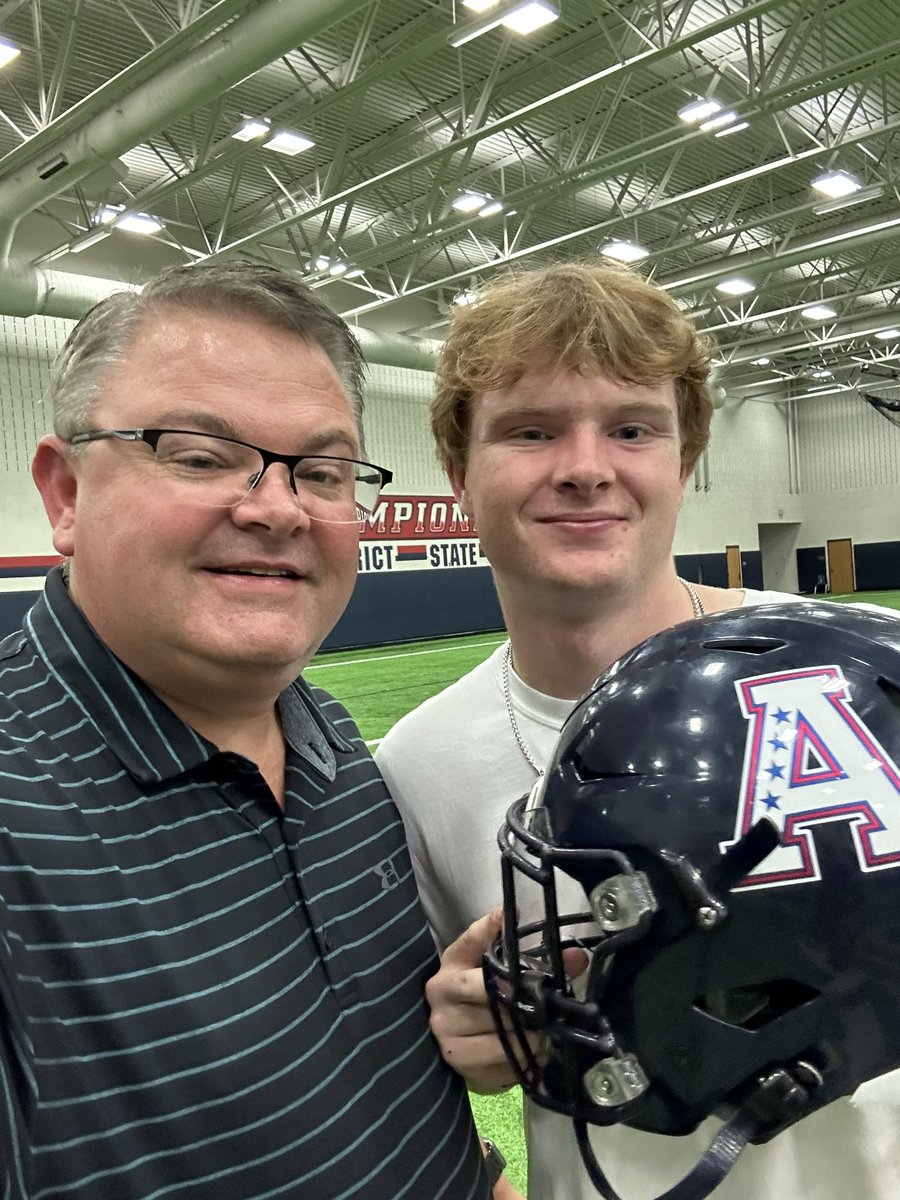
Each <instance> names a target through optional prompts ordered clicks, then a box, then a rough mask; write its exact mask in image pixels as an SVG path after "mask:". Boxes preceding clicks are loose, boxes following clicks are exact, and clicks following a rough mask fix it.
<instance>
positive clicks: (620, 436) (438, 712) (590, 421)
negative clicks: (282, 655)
mask: <svg viewBox="0 0 900 1200" xmlns="http://www.w3.org/2000/svg"><path fill="white" fill-rule="evenodd" d="M709 366H710V349H709V347H708V346H707V344H706V343H705V342H704V340H703V339H702V338H701V337H699V336H698V334H697V332H696V330H695V329H694V327H693V326H692V325H691V323H690V322H689V321H688V320H686V319H685V317H684V316H683V315H682V313H681V312H680V310H679V309H678V307H677V305H676V304H675V303H674V302H673V301H672V300H671V299H670V298H669V297H668V296H667V295H666V294H665V293H664V292H663V291H661V290H660V289H658V288H656V287H655V286H653V285H651V284H649V283H647V282H646V281H644V280H643V279H642V278H640V277H639V276H637V275H635V274H632V273H629V272H626V271H617V270H609V269H604V268H596V267H591V266H581V265H569V266H557V267H553V268H550V269H548V270H544V271H535V272H530V273H525V274H522V275H519V276H511V277H509V278H507V279H504V280H501V281H500V282H498V283H495V284H494V285H492V286H490V287H488V288H487V289H486V290H485V291H484V292H483V293H482V295H481V297H480V299H479V300H478V302H477V303H476V304H473V305H470V306H468V307H466V308H464V309H460V310H459V311H458V312H457V313H456V314H455V315H454V320H453V324H452V326H451V329H450V333H449V336H448V338H447V341H446V343H445V345H444V347H443V350H442V354H441V358H440V362H439V365H438V371H437V391H436V397H435V401H434V405H433V410H432V427H433V430H434V434H435V437H436V440H437V444H438V450H439V453H440V456H441V458H442V460H443V463H444V465H445V467H446V469H447V472H448V475H449V478H450V483H451V485H452V487H453V491H454V494H455V495H456V497H457V499H458V501H459V503H460V505H461V507H462V508H463V510H464V511H465V512H466V513H467V514H468V515H470V516H472V517H474V518H475V522H476V525H477V528H478V534H479V537H480V539H481V544H482V547H483V549H484V552H485V554H486V555H487V557H488V559H489V560H490V562H491V566H492V569H493V573H494V579H495V582H496V587H497V592H498V595H499V598H500V603H501V606H502V609H503V614H504V617H505V620H506V627H507V630H508V632H509V641H508V642H507V643H506V644H505V645H503V646H502V647H500V648H499V649H498V650H497V651H496V652H495V653H494V654H493V655H492V656H491V657H490V658H489V659H488V660H487V661H486V662H485V663H483V664H482V665H480V666H479V667H476V668H475V670H473V671H471V672H470V673H469V674H468V675H466V676H465V677H464V678H463V679H461V680H460V681H459V682H458V683H456V684H454V685H452V686H451V687H450V688H448V689H447V690H446V691H444V692H443V693H441V694H440V695H439V696H436V697H435V698H433V699H432V700H429V701H426V703H425V704H423V705H422V706H421V707H420V708H419V709H417V710H416V711H415V712H413V713H411V714H410V715H409V716H407V717H405V718H404V719H403V720H402V721H400V722H399V723H398V725H397V726H395V728H394V729H393V730H392V731H391V732H390V733H389V734H388V735H387V737H386V738H385V739H384V741H383V742H382V743H381V746H380V747H379V750H378V754H377V760H378V764H379V767H380V768H381V770H382V772H383V774H384V776H385V778H386V780H387V782H388V785H389V787H390V789H391V792H392V794H393V795H394V797H395V799H396V801H397V803H398V806H399V807H400V809H401V812H402V814H403V818H404V822H405V824H406V828H407V835H408V837H409V841H410V847H411V850H412V854H413V863H414V866H415V869H416V874H417V877H418V880H419V887H420V893H421V895H422V898H423V901H424V904H425V909H426V915H427V916H428V919H429V921H430V923H431V926H432V929H433V931H434V933H435V936H436V939H437V941H438V944H439V946H440V948H441V949H442V950H444V954H443V958H442V967H441V971H440V972H439V973H438V975H437V976H436V977H435V978H434V979H433V980H432V981H431V982H430V984H429V988H428V995H429V999H430V1001H431V1004H432V1028H433V1029H434V1031H435V1033H436V1034H437V1036H438V1039H439V1041H440V1042H441V1045H442V1048H443V1050H444V1054H445V1057H446V1059H447V1061H448V1062H450V1063H451V1064H452V1065H454V1066H456V1068H457V1070H459V1071H460V1072H461V1073H462V1074H463V1075H464V1076H465V1077H466V1078H467V1080H468V1082H469V1084H470V1086H472V1087H473V1088H477V1089H482V1090H486V1091H491V1090H495V1089H497V1088H500V1087H504V1086H508V1085H509V1083H510V1081H511V1078H512V1076H511V1074H510V1071H509V1068H508V1066H507V1064H506V1062H505V1060H504V1057H503V1054H502V1051H501V1049H500V1046H499V1042H498V1039H497V1038H496V1037H495V1036H494V1034H493V1025H492V1022H491V1019H490V1016H489V1014H488V1013H487V1012H486V1009H485V1007H484V991H483V987H482V983H481V976H480V962H481V956H482V954H483V951H484V949H485V948H486V946H487V944H488V943H489V941H490V940H491V938H492V936H493V935H494V933H495V932H496V930H497V928H498V925H499V914H498V913H497V912H496V906H497V905H498V903H499V901H500V895H501V889H500V872H499V856H498V851H497V844H496V834H497V829H498V827H499V825H500V823H501V821H502V820H503V817H504V815H505V813H506V810H507V808H508V806H509V805H510V804H511V803H512V802H513V801H514V800H516V799H517V798H518V797H520V796H521V795H523V794H524V793H527V792H528V791H529V790H530V789H531V787H532V786H533V784H534V782H535V780H536V778H537V777H538V776H539V775H540V773H541V771H542V769H543V764H544V763H545V762H546V761H547V759H548V757H549V755H550V752H551V750H552V748H553V745H554V743H555V740H556V736H557V733H558V731H559V729H560V727H561V725H562V723H563V722H564V720H565V718H566V717H567V715H568V714H569V712H570V711H571V709H572V707H573V704H574V702H575V700H577V698H578V697H579V696H580V695H581V694H582V693H583V692H584V691H585V690H586V689H587V688H588V687H589V685H590V684H591V683H592V682H593V680H594V679H595V678H596V677H597V676H598V675H600V674H601V673H602V672H603V671H604V670H605V669H606V668H607V667H608V666H610V665H611V664H612V663H613V662H614V661H615V660H616V659H617V658H619V657H620V656H621V655H622V654H623V653H624V652H625V651H626V650H628V649H630V648H631V647H632V646H635V645H636V644H637V643H639V642H640V641H642V640H643V639H645V638H646V637H649V636H650V635H651V634H653V633H656V632H658V631H659V630H661V629H663V628H666V627H667V626H670V625H673V624H676V623H677V622H680V621H685V620H689V619H691V618H692V617H694V616H699V615H701V614H703V613H704V612H715V611H718V610H724V609H728V608H733V607H736V606H737V605H741V604H759V603H761V602H765V601H776V600H789V599H792V598H793V597H789V596H785V595H783V594H778V593H772V592H751V591H741V590H723V589H718V588H712V587H694V586H692V585H691V584H688V583H686V582H685V581H683V580H680V579H679V578H678V576H677V574H676V571H675V566H674V562H673V558H672V542H673V538H674V533H675V525H676V521H677V518H678V511H679V508H680V506H681V502H682V498H683V495H684V488H685V485H686V483H687V480H688V478H689V475H690V472H691V470H692V468H693V466H694V464H695V462H696V460H697V458H698V456H699V455H700V453H701V452H702V450H703V449H704V447H705V446H706V443H707V440H708V437H709V424H710V418H711V416H712V404H711V401H710V397H709V393H708V390H707V382H706V381H707V377H708V373H709ZM570 883H571V881H570ZM575 899H576V898H574V897H573V903H574V901H575ZM582 899H583V897H582ZM486 914H487V915H486ZM526 918H527V914H522V920H523V921H524V920H525V919H526ZM572 965H573V970H577V969H578V965H577V964H576V963H573V964H572ZM526 1126H527V1135H528V1144H529V1171H530V1174H529V1186H528V1196H529V1200H551V1198H552V1200H575V1198H579V1200H593V1198H595V1197H596V1191H595V1189H594V1187H593V1185H592V1184H591V1183H590V1181H589V1180H588V1178H587V1176H586V1174H585V1173H584V1171H583V1168H582V1166H581V1158H580V1155H579V1153H578V1150H577V1147H576V1143H575V1140H574V1135H573V1131H572V1124H571V1122H570V1121H569V1120H568V1119H567V1118H563V1117H559V1116H556V1115H555V1114H552V1113H550V1112H547V1111H545V1110H540V1109H537V1108H536V1107H531V1106H527V1108H526ZM594 1136H595V1137H596V1138H597V1141H598V1145H599V1146H602V1157H601V1161H602V1162H603V1164H604V1167H605V1168H606V1167H608V1169H609V1175H610V1179H611V1182H612V1184H613V1186H614V1187H615V1188H616V1189H617V1190H619V1191H620V1192H621V1193H622V1195H623V1197H624V1200H647V1198H649V1197H655V1196H658V1195H659V1194H660V1193H661V1192H663V1191H665V1190H666V1189H667V1188H668V1187H670V1186H672V1185H673V1184H674V1183H675V1182H676V1181H677V1180H679V1179H680V1178H681V1177H682V1176H683V1175H684V1174H685V1173H686V1171H687V1170H688V1169H689V1168H690V1167H691V1166H692V1165H693V1163H694V1162H695V1161H696V1160H697V1157H698V1154H697V1147H702V1148H704V1149H705V1147H706V1145H708V1143H709V1141H710V1133H709V1130H707V1129H701V1130H700V1131H698V1133H697V1134H696V1135H695V1136H694V1137H691V1138H684V1139H670V1138H660V1137H658V1136H654V1135H648V1134H641V1133H638V1132H636V1131H634V1130H631V1129H627V1128H615V1129H609V1130H604V1131H603V1132H602V1133H595V1135H594ZM823 1142H824V1145H823V1144H822V1143H823ZM898 1187H900V1138H898V1137H897V1122H896V1120H895V1119H894V1118H891V1119H890V1120H886V1121H879V1120H877V1119H874V1118H872V1117H867V1118H865V1119H864V1118H863V1117H861V1116H860V1115H859V1114H858V1113H856V1112H855V1111H852V1110H851V1109H850V1107H849V1105H847V1104H840V1105H834V1106H832V1108H831V1109H828V1110H825V1111H823V1112H821V1113H819V1114H817V1115H816V1117H815V1118H811V1119H810V1120H809V1121H807V1122H803V1123H801V1125H800V1126H798V1127H796V1128H795V1129H793V1130H791V1131H789V1132H788V1133H787V1134H785V1135H783V1136H782V1137H780V1138H778V1139H776V1141H775V1142H774V1143H773V1144H772V1145H771V1146H766V1147H763V1148H752V1149H751V1150H750V1151H749V1152H748V1153H747V1154H746V1155H745V1156H744V1158H743V1160H742V1161H741V1162H740V1163H739V1164H738V1166H737V1168H736V1169H735V1170H734V1172H733V1173H732V1175H731V1176H730V1177H729V1179H728V1180H727V1181H726V1183H725V1184H724V1185H723V1186H722V1187H721V1188H720V1189H719V1191H718V1192H717V1195H721V1197H722V1200H762V1198H763V1197H769V1196H776V1195H787V1196H796V1197H798V1198H801V1197H803V1198H806V1197H808V1198H810V1200H811V1198H812V1197H815V1198H816V1200H841V1198H842V1197H844V1196H845V1195H847V1194H850V1193H852V1194H853V1195H854V1196H858V1197H863V1196H864V1197H866V1198H867V1200H871V1198H873V1197H884V1198H885V1200H886V1198H887V1197H888V1196H889V1195H891V1196H893V1195H896V1193H897V1190H898Z"/></svg>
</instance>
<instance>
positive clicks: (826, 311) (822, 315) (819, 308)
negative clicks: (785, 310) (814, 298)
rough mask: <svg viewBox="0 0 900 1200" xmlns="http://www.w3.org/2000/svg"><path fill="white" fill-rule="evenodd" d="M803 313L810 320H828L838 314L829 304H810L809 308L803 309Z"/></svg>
mask: <svg viewBox="0 0 900 1200" xmlns="http://www.w3.org/2000/svg"><path fill="white" fill-rule="evenodd" d="M801 313H802V315H803V316H804V317H808V318H809V320H810V321H828V320H830V319H831V317H836V316H837V313H836V312H835V311H834V309H833V308H829V307H828V305H827V304H810V305H809V307H808V308H804V309H802V310H801Z"/></svg>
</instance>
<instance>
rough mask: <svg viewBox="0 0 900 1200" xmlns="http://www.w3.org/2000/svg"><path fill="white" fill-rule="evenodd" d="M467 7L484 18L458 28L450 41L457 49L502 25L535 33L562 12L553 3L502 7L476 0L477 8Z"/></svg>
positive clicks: (532, 0)
mask: <svg viewBox="0 0 900 1200" xmlns="http://www.w3.org/2000/svg"><path fill="white" fill-rule="evenodd" d="M467 7H469V8H470V9H472V10H473V11H476V12H478V13H479V14H483V15H482V16H481V18H480V20H475V21H465V22H462V23H461V24H459V25H457V26H455V28H454V29H453V30H452V31H451V33H450V36H449V37H448V38H447V41H448V43H449V45H451V46H452V47H453V48H454V49H458V48H459V47H460V46H464V45H465V44H466V42H471V41H474V39H475V38H477V37H481V35H482V34H483V33H488V32H489V31H490V30H491V29H496V28H497V26H498V25H503V26H504V27H505V28H506V29H509V30H510V31H511V32H513V33H523V34H524V33H533V32H534V31H535V30H536V29H540V28H541V27H542V26H544V25H549V24H550V22H551V21H555V20H556V19H557V17H558V16H559V9H558V8H557V7H556V5H555V4H553V3H551V2H550V0H515V3H509V4H500V5H498V4H496V3H490V4H485V3H483V0H475V4H469V5H467Z"/></svg>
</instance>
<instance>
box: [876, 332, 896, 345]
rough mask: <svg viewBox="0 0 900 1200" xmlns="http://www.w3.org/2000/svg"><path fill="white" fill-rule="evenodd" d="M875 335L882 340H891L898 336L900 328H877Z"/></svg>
mask: <svg viewBox="0 0 900 1200" xmlns="http://www.w3.org/2000/svg"><path fill="white" fill-rule="evenodd" d="M875 336H876V337H877V338H881V340H882V341H883V342H892V341H893V340H894V339H895V338H900V329H879V330H878V332H877V333H876V334H875Z"/></svg>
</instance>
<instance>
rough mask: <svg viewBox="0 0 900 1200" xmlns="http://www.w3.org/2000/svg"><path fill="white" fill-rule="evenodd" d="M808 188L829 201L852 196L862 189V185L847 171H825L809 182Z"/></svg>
mask: <svg viewBox="0 0 900 1200" xmlns="http://www.w3.org/2000/svg"><path fill="white" fill-rule="evenodd" d="M810 187H813V188H815V189H816V191H817V192H821V193H822V195H823V196H828V197H829V199H831V200H837V199H839V198H840V197H842V196H852V195H853V193H854V192H858V191H859V190H860V189H861V188H862V184H861V183H860V182H859V180H858V179H857V178H856V176H855V175H851V174H850V172H849V171H825V173H824V174H822V175H817V176H816V178H815V179H812V180H810Z"/></svg>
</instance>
